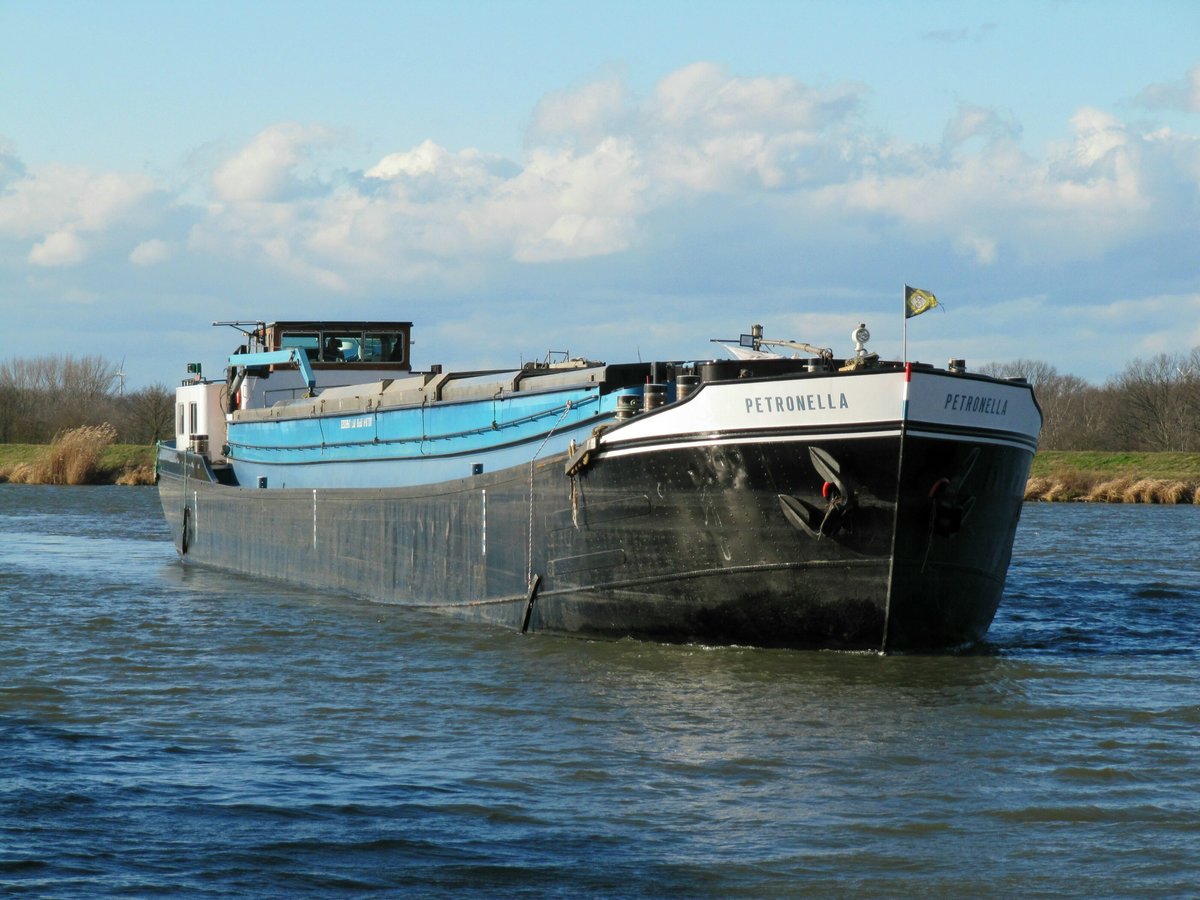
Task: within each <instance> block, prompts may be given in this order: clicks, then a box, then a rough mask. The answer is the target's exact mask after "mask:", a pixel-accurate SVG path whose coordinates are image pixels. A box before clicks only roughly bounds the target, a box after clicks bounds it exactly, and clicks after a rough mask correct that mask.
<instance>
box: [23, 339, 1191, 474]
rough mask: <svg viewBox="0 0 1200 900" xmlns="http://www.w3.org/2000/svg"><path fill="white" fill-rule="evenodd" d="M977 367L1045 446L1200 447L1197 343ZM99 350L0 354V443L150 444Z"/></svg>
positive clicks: (152, 408) (136, 399) (148, 401)
mask: <svg viewBox="0 0 1200 900" xmlns="http://www.w3.org/2000/svg"><path fill="white" fill-rule="evenodd" d="M980 371H981V372H983V373H984V374H987V375H995V376H998V377H1002V378H1024V379H1025V380H1026V381H1028V382H1029V383H1030V384H1032V385H1033V389H1034V392H1035V394H1036V395H1037V398H1038V403H1039V404H1040V405H1041V407H1042V413H1043V415H1044V417H1045V422H1044V425H1043V429H1042V440H1041V447H1042V448H1043V449H1046V450H1100V451H1135V450H1150V451H1180V452H1192V453H1194V452H1198V451H1200V347H1196V348H1194V349H1193V350H1192V351H1191V353H1174V354H1170V353H1162V354H1159V355H1158V356H1154V357H1151V358H1150V359H1144V360H1143V359H1138V360H1135V361H1133V362H1131V363H1130V364H1129V365H1127V366H1126V367H1125V370H1124V371H1123V372H1121V374H1119V375H1117V376H1115V377H1113V378H1111V379H1109V380H1108V381H1107V382H1106V383H1105V384H1104V385H1103V386H1100V387H1097V386H1096V385H1093V384H1091V383H1089V382H1087V381H1084V380H1083V379H1082V378H1078V377H1076V376H1074V375H1063V374H1060V373H1059V372H1058V370H1057V369H1056V368H1055V367H1054V366H1052V365H1050V364H1048V363H1045V362H1039V361H1036V360H1026V359H1021V360H1017V361H1016V362H1012V363H1003V364H999V363H992V364H989V365H986V366H983V367H982V368H981V369H980ZM120 378H121V376H120V374H119V370H118V368H117V366H115V365H114V364H113V363H111V362H109V361H107V360H105V359H103V358H102V357H99V356H84V357H66V356H39V357H31V358H25V359H12V360H9V361H6V362H0V443H25V444H40V443H47V442H49V441H50V440H52V439H53V438H54V436H55V435H56V434H59V433H62V432H64V431H67V430H69V429H72V428H78V427H80V426H84V425H100V424H102V423H105V422H107V423H110V424H112V425H113V426H114V427H115V428H116V429H117V435H118V437H117V439H118V440H119V441H120V442H122V443H128V444H152V443H154V442H155V441H158V440H161V439H162V438H165V437H170V436H171V435H172V434H173V432H174V404H175V392H174V390H173V389H172V388H168V387H167V386H166V385H163V384H161V383H160V384H155V385H152V386H151V387H148V388H142V389H140V390H137V391H133V392H130V393H125V392H124V391H123V390H122V389H121V388H122V385H121V383H120Z"/></svg>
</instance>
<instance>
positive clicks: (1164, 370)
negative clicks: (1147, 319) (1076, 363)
mask: <svg viewBox="0 0 1200 900" xmlns="http://www.w3.org/2000/svg"><path fill="white" fill-rule="evenodd" d="M981 371H982V372H984V373H985V374H988V375H996V376H1000V377H1009V378H1011V377H1018V378H1024V379H1025V380H1027V381H1028V382H1029V383H1030V384H1032V385H1033V390H1034V394H1035V395H1036V396H1037V399H1038V403H1039V404H1040V405H1041V407H1042V415H1043V416H1044V417H1045V420H1044V422H1043V426H1042V440H1041V447H1042V449H1044V450H1104V451H1133V450H1149V451H1178V452H1185V453H1194V452H1197V451H1200V347H1195V348H1193V349H1192V352H1191V353H1160V354H1158V355H1157V356H1154V357H1151V358H1150V359H1138V360H1134V361H1133V362H1131V363H1130V364H1129V365H1127V366H1126V367H1125V370H1124V371H1123V372H1121V374H1119V375H1117V376H1115V377H1113V378H1110V379H1109V380H1108V381H1107V382H1106V383H1105V384H1104V385H1103V386H1102V387H1096V386H1095V385H1092V384H1090V383H1088V382H1086V381H1084V380H1083V379H1081V378H1077V377H1076V376H1074V375H1061V374H1059V372H1058V370H1057V369H1055V368H1054V366H1051V365H1049V364H1047V363H1044V362H1035V361H1032V360H1025V359H1022V360H1017V361H1016V362H1013V363H1005V364H991V365H988V366H984V367H983V368H982V369H981Z"/></svg>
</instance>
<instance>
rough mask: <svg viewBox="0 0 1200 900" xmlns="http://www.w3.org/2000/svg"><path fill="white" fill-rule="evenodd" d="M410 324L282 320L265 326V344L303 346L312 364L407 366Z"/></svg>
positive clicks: (286, 348)
mask: <svg viewBox="0 0 1200 900" xmlns="http://www.w3.org/2000/svg"><path fill="white" fill-rule="evenodd" d="M372 326H373V327H372ZM410 327H411V323H409V322H379V323H371V322H353V323H351V322H304V323H299V322H294V323H283V322H279V323H275V324H273V325H271V326H269V327H268V328H267V329H266V331H265V334H266V335H267V339H266V341H265V346H266V347H267V348H269V349H273V350H288V349H291V348H293V347H295V348H298V349H301V350H303V351H304V353H305V355H306V356H307V357H308V360H309V362H313V363H327V364H349V365H356V364H357V365H368V366H379V367H382V368H404V369H407V368H408V364H409V358H408V357H409V348H408V345H409V328H410Z"/></svg>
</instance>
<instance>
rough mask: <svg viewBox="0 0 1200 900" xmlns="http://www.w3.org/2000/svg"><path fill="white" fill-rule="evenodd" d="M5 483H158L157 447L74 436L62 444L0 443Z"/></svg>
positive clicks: (0, 477) (0, 476) (0, 467)
mask: <svg viewBox="0 0 1200 900" xmlns="http://www.w3.org/2000/svg"><path fill="white" fill-rule="evenodd" d="M71 434H75V432H72V433H71ZM84 437H85V438H86V435H85V436H84ZM85 445H86V446H85ZM5 481H10V482H13V483H18V484H154V448H153V447H144V446H140V445H137V444H112V443H104V442H103V441H102V440H99V441H97V440H92V441H87V440H83V441H76V442H71V441H70V434H69V435H68V436H67V438H66V441H65V442H60V443H58V444H0V482H5Z"/></svg>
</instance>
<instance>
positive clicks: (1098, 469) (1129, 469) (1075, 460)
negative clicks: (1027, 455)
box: [1025, 450, 1200, 503]
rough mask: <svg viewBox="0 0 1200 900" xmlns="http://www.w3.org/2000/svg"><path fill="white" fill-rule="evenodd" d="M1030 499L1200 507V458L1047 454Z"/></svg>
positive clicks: (1036, 470)
mask: <svg viewBox="0 0 1200 900" xmlns="http://www.w3.org/2000/svg"><path fill="white" fill-rule="evenodd" d="M1025 499H1026V500H1044V501H1071V500H1082V501H1087V502H1092V503H1200V453H1101V452H1098V451H1091V450H1079V451H1065V450H1044V451H1042V452H1041V453H1039V454H1038V455H1037V456H1036V457H1034V460H1033V470H1032V472H1030V477H1029V482H1028V484H1027V485H1026V487H1025Z"/></svg>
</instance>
